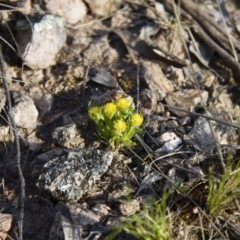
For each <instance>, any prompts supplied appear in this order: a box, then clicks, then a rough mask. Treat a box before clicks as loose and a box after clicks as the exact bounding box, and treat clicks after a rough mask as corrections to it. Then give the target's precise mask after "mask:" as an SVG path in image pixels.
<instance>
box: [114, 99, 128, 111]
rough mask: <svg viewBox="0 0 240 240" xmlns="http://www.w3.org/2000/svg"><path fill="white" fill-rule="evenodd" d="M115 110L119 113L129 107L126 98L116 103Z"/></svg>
mask: <svg viewBox="0 0 240 240" xmlns="http://www.w3.org/2000/svg"><path fill="white" fill-rule="evenodd" d="M116 106H117V108H118V109H119V110H120V111H121V110H124V109H126V108H127V107H129V106H130V101H129V100H128V99H127V98H120V99H119V100H117V102H116Z"/></svg>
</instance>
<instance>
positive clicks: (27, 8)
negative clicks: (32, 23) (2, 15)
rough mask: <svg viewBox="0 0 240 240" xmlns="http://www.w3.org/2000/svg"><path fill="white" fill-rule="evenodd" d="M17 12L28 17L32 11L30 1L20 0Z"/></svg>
mask: <svg viewBox="0 0 240 240" xmlns="http://www.w3.org/2000/svg"><path fill="white" fill-rule="evenodd" d="M18 7H19V9H18V11H19V12H21V13H22V14H24V15H28V14H30V13H31V10H32V3H31V0H22V1H19V3H18Z"/></svg>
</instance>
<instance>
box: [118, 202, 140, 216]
mask: <svg viewBox="0 0 240 240" xmlns="http://www.w3.org/2000/svg"><path fill="white" fill-rule="evenodd" d="M139 209H140V203H139V201H138V200H136V199H133V200H131V201H129V202H125V203H121V204H120V205H119V210H120V212H121V214H122V215H124V216H131V215H133V214H134V213H136V212H137V211H139Z"/></svg>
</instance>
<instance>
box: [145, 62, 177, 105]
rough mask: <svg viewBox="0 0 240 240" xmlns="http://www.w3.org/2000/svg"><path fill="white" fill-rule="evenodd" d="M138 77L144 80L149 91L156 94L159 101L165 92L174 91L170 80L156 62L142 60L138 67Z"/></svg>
mask: <svg viewBox="0 0 240 240" xmlns="http://www.w3.org/2000/svg"><path fill="white" fill-rule="evenodd" d="M140 78H141V79H142V80H143V81H144V82H146V84H147V86H148V88H149V89H150V90H151V91H153V92H156V93H157V94H158V99H159V101H161V100H162V99H163V98H164V97H165V96H166V93H167V92H172V91H174V87H173V85H172V83H171V81H170V80H168V79H167V78H166V76H165V75H164V73H163V71H162V69H161V67H160V66H159V65H158V64H157V63H154V62H150V61H146V60H143V61H142V66H141V68H140Z"/></svg>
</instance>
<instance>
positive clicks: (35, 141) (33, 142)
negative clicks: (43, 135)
mask: <svg viewBox="0 0 240 240" xmlns="http://www.w3.org/2000/svg"><path fill="white" fill-rule="evenodd" d="M27 142H28V146H29V149H30V150H31V151H33V152H37V151H39V150H40V149H41V148H42V144H43V141H42V140H41V139H40V138H38V137H37V134H36V131H33V132H32V133H31V134H30V135H28V137H27Z"/></svg>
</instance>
